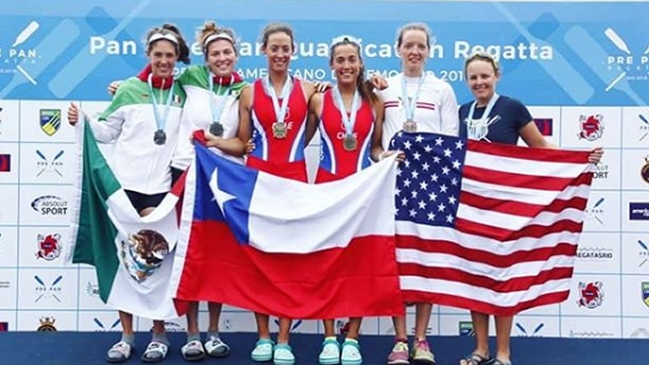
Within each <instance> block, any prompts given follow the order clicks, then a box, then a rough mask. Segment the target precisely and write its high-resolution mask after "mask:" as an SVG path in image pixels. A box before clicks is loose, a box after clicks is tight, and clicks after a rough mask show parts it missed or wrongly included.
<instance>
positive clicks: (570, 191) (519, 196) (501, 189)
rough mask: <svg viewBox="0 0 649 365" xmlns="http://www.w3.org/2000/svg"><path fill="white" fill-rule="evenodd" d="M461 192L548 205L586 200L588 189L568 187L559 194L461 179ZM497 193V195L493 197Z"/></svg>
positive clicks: (585, 187) (587, 187)
mask: <svg viewBox="0 0 649 365" xmlns="http://www.w3.org/2000/svg"><path fill="white" fill-rule="evenodd" d="M462 190H463V191H467V192H469V193H473V194H476V195H480V196H484V197H487V198H494V199H500V200H511V201H516V202H520V203H526V204H537V205H548V204H550V203H552V202H553V201H554V200H555V199H570V198H573V197H580V198H584V199H587V198H588V193H589V192H590V187H589V186H587V185H583V184H582V185H578V186H568V187H567V188H566V189H564V190H563V191H561V192H557V191H552V190H538V189H528V188H519V187H513V186H504V185H499V184H491V183H485V182H481V181H476V180H472V179H467V178H464V179H462ZM496 193H497V195H495V194H496Z"/></svg>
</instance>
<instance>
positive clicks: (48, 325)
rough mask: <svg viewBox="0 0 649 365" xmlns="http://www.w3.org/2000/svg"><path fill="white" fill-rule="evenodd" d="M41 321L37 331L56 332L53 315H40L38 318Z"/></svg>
mask: <svg viewBox="0 0 649 365" xmlns="http://www.w3.org/2000/svg"><path fill="white" fill-rule="evenodd" d="M39 321H40V322H41V325H40V326H38V328H37V329H36V331H39V332H56V327H55V326H54V323H55V322H56V319H54V317H41V318H40V319H39Z"/></svg>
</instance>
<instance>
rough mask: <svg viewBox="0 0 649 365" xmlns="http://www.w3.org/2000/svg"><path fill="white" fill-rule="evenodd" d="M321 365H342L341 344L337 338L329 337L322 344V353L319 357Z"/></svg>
mask: <svg viewBox="0 0 649 365" xmlns="http://www.w3.org/2000/svg"><path fill="white" fill-rule="evenodd" d="M318 363H320V365H337V364H340V344H339V343H338V340H336V337H327V338H325V339H324V341H323V342H322V351H320V355H318Z"/></svg>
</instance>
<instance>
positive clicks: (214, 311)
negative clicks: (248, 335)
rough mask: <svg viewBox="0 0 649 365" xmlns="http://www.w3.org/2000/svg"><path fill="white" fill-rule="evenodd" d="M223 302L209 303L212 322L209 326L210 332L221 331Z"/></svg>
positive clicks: (208, 307)
mask: <svg viewBox="0 0 649 365" xmlns="http://www.w3.org/2000/svg"><path fill="white" fill-rule="evenodd" d="M222 308H223V304H221V303H212V302H208V303H207V309H208V310H209V313H210V324H209V326H208V327H207V331H208V332H218V331H219V320H220V319H221V309H222Z"/></svg>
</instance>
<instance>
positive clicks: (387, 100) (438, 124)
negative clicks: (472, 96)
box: [378, 73, 459, 151]
mask: <svg viewBox="0 0 649 365" xmlns="http://www.w3.org/2000/svg"><path fill="white" fill-rule="evenodd" d="M403 77H404V75H403V73H400V74H398V75H395V76H392V77H389V78H388V79H387V83H388V87H387V88H386V89H384V90H381V91H379V92H378V93H379V95H380V96H381V99H382V100H383V105H384V108H385V117H384V118H385V119H384V121H383V138H382V140H381V145H382V146H383V149H384V150H386V151H387V150H389V149H390V148H389V147H390V146H389V144H390V140H391V139H392V137H393V136H394V135H395V134H396V133H397V132H399V131H401V130H402V129H403V123H404V122H405V121H406V109H405V105H404V103H403V100H402V99H403V92H402V90H403V88H402V80H403ZM405 80H406V88H407V95H408V98H409V99H412V98H414V97H415V95H416V94H417V88H418V87H419V84H420V78H419V77H407V76H405ZM413 120H414V121H415V122H416V123H417V132H432V133H441V134H446V135H451V136H457V135H458V129H459V126H458V118H457V100H456V98H455V93H454V92H453V88H451V85H449V84H448V83H447V82H446V81H443V80H441V79H438V78H437V77H436V76H435V75H432V74H425V78H424V80H423V82H421V89H420V90H419V95H418V98H417V106H416V109H415V113H414V115H413Z"/></svg>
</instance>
